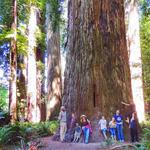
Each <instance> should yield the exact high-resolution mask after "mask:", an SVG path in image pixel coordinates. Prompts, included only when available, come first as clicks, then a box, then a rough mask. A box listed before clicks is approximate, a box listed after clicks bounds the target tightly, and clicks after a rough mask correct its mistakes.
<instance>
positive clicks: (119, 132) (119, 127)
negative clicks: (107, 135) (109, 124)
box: [114, 110, 124, 142]
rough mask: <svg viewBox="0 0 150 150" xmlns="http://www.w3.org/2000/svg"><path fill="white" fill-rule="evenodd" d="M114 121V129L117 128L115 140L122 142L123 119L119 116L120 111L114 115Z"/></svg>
mask: <svg viewBox="0 0 150 150" xmlns="http://www.w3.org/2000/svg"><path fill="white" fill-rule="evenodd" d="M114 118H115V121H116V128H117V138H118V140H119V141H120V142H124V134H123V117H122V115H121V114H120V111H119V110H117V111H116V114H115V115H114Z"/></svg>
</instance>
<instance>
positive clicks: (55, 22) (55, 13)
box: [48, 0, 62, 32]
mask: <svg viewBox="0 0 150 150" xmlns="http://www.w3.org/2000/svg"><path fill="white" fill-rule="evenodd" d="M48 2H49V3H50V8H51V9H50V18H51V22H52V29H53V31H54V32H55V31H58V29H59V26H60V23H61V22H62V19H61V13H60V12H59V9H60V2H59V1H58V0H48Z"/></svg>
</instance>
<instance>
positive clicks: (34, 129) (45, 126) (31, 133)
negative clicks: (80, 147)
mask: <svg viewBox="0 0 150 150" xmlns="http://www.w3.org/2000/svg"><path fill="white" fill-rule="evenodd" d="M57 128H58V122H57V121H49V122H48V121H47V122H40V123H36V124H32V123H29V122H25V123H20V122H17V123H16V124H12V125H11V124H10V125H6V126H4V127H1V128H0V144H12V143H17V142H19V141H20V140H21V139H23V140H24V141H25V142H28V141H30V140H32V139H34V138H39V137H43V136H48V135H53V134H54V133H55V132H56V129H57Z"/></svg>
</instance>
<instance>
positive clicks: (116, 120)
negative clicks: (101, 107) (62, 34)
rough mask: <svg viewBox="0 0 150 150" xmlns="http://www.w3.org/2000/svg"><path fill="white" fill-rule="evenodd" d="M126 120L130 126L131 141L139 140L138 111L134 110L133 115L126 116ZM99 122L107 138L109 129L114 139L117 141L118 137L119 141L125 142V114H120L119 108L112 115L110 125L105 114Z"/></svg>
mask: <svg viewBox="0 0 150 150" xmlns="http://www.w3.org/2000/svg"><path fill="white" fill-rule="evenodd" d="M125 121H126V122H127V123H128V125H129V128H130V136H131V142H138V127H137V126H138V120H137V117H136V112H132V114H131V116H130V115H128V116H126V120H125ZM98 124H99V128H100V131H101V133H102V135H103V136H104V138H105V139H107V131H110V135H111V138H112V139H113V140H115V141H116V140H117V139H118V141H120V142H124V132H123V116H122V115H121V114H120V111H119V110H117V111H116V114H115V115H114V116H113V117H112V119H111V121H110V122H109V124H108V126H107V121H106V119H105V117H104V116H102V118H101V119H100V121H99V123H98Z"/></svg>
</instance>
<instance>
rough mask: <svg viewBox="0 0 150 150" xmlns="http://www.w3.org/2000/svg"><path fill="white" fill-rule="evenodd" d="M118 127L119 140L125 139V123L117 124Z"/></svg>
mask: <svg viewBox="0 0 150 150" xmlns="http://www.w3.org/2000/svg"><path fill="white" fill-rule="evenodd" d="M116 128H117V135H118V140H119V141H124V134H123V125H122V124H117V126H116Z"/></svg>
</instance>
